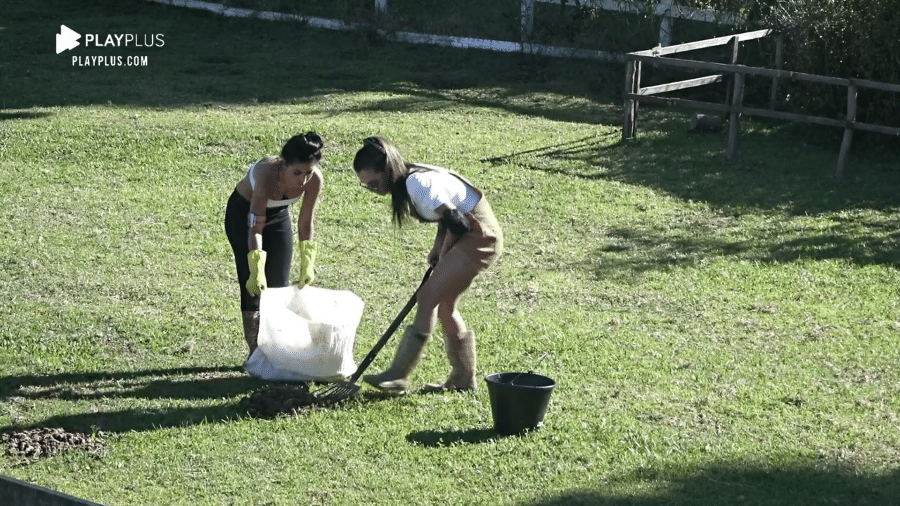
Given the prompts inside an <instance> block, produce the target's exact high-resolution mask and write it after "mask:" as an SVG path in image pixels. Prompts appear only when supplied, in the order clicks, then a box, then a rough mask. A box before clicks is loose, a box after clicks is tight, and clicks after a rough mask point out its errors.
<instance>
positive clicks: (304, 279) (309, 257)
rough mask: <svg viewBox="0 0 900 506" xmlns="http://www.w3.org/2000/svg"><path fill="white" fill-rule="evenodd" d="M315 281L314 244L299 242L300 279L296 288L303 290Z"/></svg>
mask: <svg viewBox="0 0 900 506" xmlns="http://www.w3.org/2000/svg"><path fill="white" fill-rule="evenodd" d="M315 279H316V243H315V242H313V241H300V279H298V280H297V286H299V287H300V288H303V287H304V286H306V285H309V284H311V283H312V282H313V281H315Z"/></svg>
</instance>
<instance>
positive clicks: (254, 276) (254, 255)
mask: <svg viewBox="0 0 900 506" xmlns="http://www.w3.org/2000/svg"><path fill="white" fill-rule="evenodd" d="M247 262H248V263H249V264H250V279H248V280H247V285H246V286H247V291H248V292H250V295H252V296H254V297H256V296H258V295H259V294H260V293H262V291H263V290H265V289H266V252H265V251H263V250H261V249H254V250H250V253H247Z"/></svg>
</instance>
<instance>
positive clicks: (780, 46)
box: [769, 34, 784, 110]
mask: <svg viewBox="0 0 900 506" xmlns="http://www.w3.org/2000/svg"><path fill="white" fill-rule="evenodd" d="M782 68H784V35H782V34H778V36H777V37H776V38H775V69H776V70H782ZM778 81H779V79H778V76H775V77H773V78H772V93H771V95H770V96H769V109H772V110H774V109H775V104H776V102H777V100H778V84H779V83H778Z"/></svg>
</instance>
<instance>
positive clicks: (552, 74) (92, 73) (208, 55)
mask: <svg viewBox="0 0 900 506" xmlns="http://www.w3.org/2000/svg"><path fill="white" fill-rule="evenodd" d="M10 2H11V3H10V5H9V6H8V9H9V12H8V21H7V23H5V25H6V26H4V27H3V28H4V33H5V37H6V38H7V39H8V40H9V41H10V44H8V45H6V46H5V47H0V61H3V62H4V69H3V70H4V72H3V74H2V76H0V97H2V98H0V109H26V108H31V107H56V106H75V105H97V104H109V105H132V106H141V107H152V108H163V109H165V108H181V107H194V106H198V105H201V104H220V105H222V104H241V105H244V106H252V105H255V104H265V103H302V102H307V101H309V100H317V99H319V98H321V97H323V96H325V95H340V94H341V93H358V92H385V93H396V94H401V95H404V96H409V97H410V98H409V99H391V98H386V99H384V100H373V101H372V102H371V103H370V104H368V105H364V106H361V107H358V106H356V105H346V106H345V105H344V104H341V103H340V101H336V103H335V104H334V105H333V108H331V109H329V110H327V111H325V110H323V111H320V112H322V113H325V114H328V113H331V114H340V113H342V112H348V111H349V112H366V111H371V112H373V113H377V112H384V111H393V110H399V111H402V112H405V113H415V112H418V111H428V110H434V109H435V108H445V107H448V106H452V105H453V104H456V103H465V104H471V105H475V106H485V107H497V108H501V109H505V110H509V111H511V112H513V113H515V114H523V115H535V116H544V117H549V118H553V119H559V120H565V121H586V122H589V123H597V122H602V121H606V120H608V119H610V118H612V117H613V116H612V115H611V114H612V113H611V112H610V111H611V109H612V108H611V107H609V106H608V103H607V102H608V101H607V100H603V104H599V103H598V102H597V101H595V100H593V98H596V97H598V96H600V95H608V96H615V97H618V92H619V91H620V90H618V87H619V81H620V79H618V74H619V72H620V71H619V70H618V68H619V67H621V65H619V64H616V65H615V66H610V68H615V69H616V70H615V71H614V72H612V73H611V74H610V75H615V76H616V79H614V80H610V79H604V81H603V82H601V80H600V79H598V77H597V76H598V75H599V74H602V75H606V73H604V72H598V68H599V67H602V66H605V65H609V64H606V63H596V62H595V63H592V64H590V65H585V62H583V61H568V60H565V59H560V58H541V57H535V56H527V55H520V54H506V53H503V54H500V53H493V52H490V51H481V50H465V49H456V48H445V47H434V46H424V45H413V44H400V43H391V42H386V41H383V40H379V39H377V38H376V39H373V38H372V36H371V33H370V32H366V31H365V30H359V31H351V32H335V31H328V30H317V29H310V28H309V27H308V26H305V25H304V24H302V23H298V22H271V21H265V20H260V19H240V18H237V19H235V18H226V17H223V16H219V15H216V14H212V13H209V12H205V11H195V10H191V9H185V8H178V7H174V6H166V5H161V4H158V3H150V2H130V3H128V4H127V5H125V4H120V3H118V2H110V1H106V2H104V1H98V2H93V3H90V5H77V6H76V5H73V4H70V3H69V2H64V1H62V0H48V1H47V2H42V3H40V4H34V3H32V2H26V1H25V0H10ZM60 24H66V26H68V27H70V28H72V29H74V30H76V31H78V32H79V33H107V32H111V31H113V32H117V33H158V34H163V35H164V37H165V39H164V40H165V44H164V45H163V46H162V47H150V48H130V49H129V48H112V49H111V48H106V47H99V48H98V47H86V46H84V45H82V46H79V47H77V48H75V49H73V50H71V51H66V52H64V53H62V54H53V52H52V51H47V50H46V48H47V44H46V40H52V38H53V34H55V33H57V32H58V31H59V26H60ZM111 27H115V30H114V29H112V28H111ZM36 34H37V35H43V38H39V37H37V36H36ZM132 55H142V56H147V57H148V59H149V60H148V61H149V63H148V65H147V66H145V67H130V66H121V65H118V66H105V65H99V66H84V65H83V64H82V63H79V62H81V61H83V60H84V59H86V58H88V57H93V56H104V57H111V56H121V57H123V58H125V57H127V56H132ZM78 58H81V60H79V59H78ZM612 82H615V83H616V84H611V83H612ZM475 89H479V90H482V89H490V90H491V91H490V92H489V93H486V94H485V93H480V94H472V93H468V92H466V91H465V90H475ZM4 90H7V91H9V93H4ZM544 91H547V92H553V93H557V94H561V95H564V96H565V97H577V98H579V99H587V100H586V101H584V100H582V101H580V102H579V103H578V104H577V105H572V106H566V105H565V104H559V103H553V102H546V101H544V99H543V98H537V99H534V100H532V99H531V98H529V97H527V96H526V95H528V94H529V93H532V92H544ZM585 102H587V103H589V104H590V107H589V110H585V106H584V104H585ZM615 102H618V98H616V99H615ZM594 106H596V108H594ZM18 119H26V117H25V116H20V117H18Z"/></svg>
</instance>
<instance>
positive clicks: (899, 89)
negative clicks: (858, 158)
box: [622, 30, 900, 179]
mask: <svg viewBox="0 0 900 506" xmlns="http://www.w3.org/2000/svg"><path fill="white" fill-rule="evenodd" d="M769 35H770V31H769V30H759V31H756V32H747V33H742V34H738V35H733V36H729V37H718V38H715V39H708V40H704V41H698V42H690V43H686V44H679V45H675V46H668V47H656V48H654V49H649V50H646V51H638V52H634V53H628V54H627V55H625V62H626V63H625V118H624V120H623V125H622V138H623V139H630V138H632V137H634V136H635V135H636V133H637V112H638V103H639V102H647V103H653V104H660V105H668V106H677V107H685V108H690V109H698V110H702V111H711V112H718V113H724V114H728V115H729V125H728V127H729V130H728V148H727V153H728V158H729V159H730V160H733V159H734V157H735V156H736V154H737V140H738V136H739V133H740V120H741V116H742V115H745V114H746V115H749V116H760V117H766V118H774V119H782V120H788V121H794V122H799V123H810V124H816V125H823V126H831V127H837V128H843V129H844V138H843V141H842V143H841V151H840V155H839V156H838V162H837V168H836V169H835V173H834V176H835V178H837V179H840V178H842V177H843V174H844V168H845V166H846V163H847V158H848V156H849V152H850V146H851V144H852V139H853V132H854V131H857V130H860V131H868V132H875V133H880V134H885V135H892V136H897V137H900V128H895V127H889V126H885V125H876V124H871V123H862V122H859V121H857V118H856V98H857V95H858V93H859V89H860V88H869V89H875V90H880V91H887V92H893V93H900V85H897V84H891V83H884V82H879V81H870V80H866V79H844V78H838V77H828V76H820V75H815V74H806V73H802V72H791V71H786V70H781V67H782V60H781V59H782V57H783V47H784V46H783V41H782V40H781V39H780V38H779V40H778V45H777V51H776V59H777V62H776V67H777V68H775V69H768V68H760V67H748V66H745V65H737V64H736V63H735V62H736V60H737V54H738V48H739V45H740V44H741V43H742V42H745V41H748V40H754V39H759V38H762V37H766V36H769ZM728 44H730V45H731V46H732V58H731V63H730V64H729V63H716V62H707V61H698V60H681V59H678V58H667V57H666V55H672V54H677V53H683V52H686V51H694V50H697V49H706V48H710V47H716V46H724V45H728ZM642 63H650V64H652V65H655V66H666V67H672V68H680V69H685V70H692V71H708V72H716V74H713V75H710V76H705V77H699V78H695V79H688V80H684V81H677V82H673V83H665V84H659V85H655V86H647V87H642V86H641V66H642ZM726 76H728V77H730V78H731V84H730V86H729V88H728V94H729V96H730V98H726V100H725V102H724V103H713V102H703V101H698V100H688V99H682V98H673V97H661V96H658V95H660V94H662V93H666V92H671V91H676V90H683V89H688V88H696V87H698V86H706V85H708V84H713V83H718V82H722V81H723V80H725V79H726ZM746 76H758V77H764V78H771V79H772V92H771V103H770V108H769V109H761V108H754V107H747V106H745V105H744V104H743V101H744V83H745V81H746ZM784 80H795V81H804V82H810V83H819V84H826V85H833V86H844V87H846V88H847V114H846V117H845V119H833V118H827V117H822V116H812V115H807V114H798V113H789V112H783V111H776V110H775V108H774V103H775V97H776V94H777V87H778V86H779V83H780V82H781V81H784Z"/></svg>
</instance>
